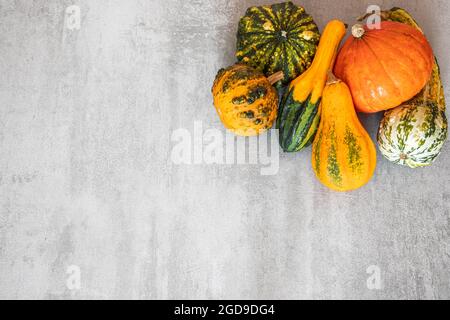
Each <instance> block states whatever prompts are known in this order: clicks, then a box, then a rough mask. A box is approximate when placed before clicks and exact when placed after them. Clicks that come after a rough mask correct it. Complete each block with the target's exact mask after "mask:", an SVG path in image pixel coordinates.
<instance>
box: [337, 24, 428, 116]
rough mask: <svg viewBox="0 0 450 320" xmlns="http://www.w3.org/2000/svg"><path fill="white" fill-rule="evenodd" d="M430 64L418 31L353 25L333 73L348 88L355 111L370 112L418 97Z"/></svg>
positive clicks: (382, 25) (388, 25)
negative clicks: (371, 28) (350, 34)
mask: <svg viewBox="0 0 450 320" xmlns="http://www.w3.org/2000/svg"><path fill="white" fill-rule="evenodd" d="M433 64H434V55H433V50H432V48H431V46H430V44H429V43H428V41H427V39H426V38H425V36H424V35H423V34H422V33H421V32H420V31H418V30H416V29H415V28H413V27H411V26H409V25H406V24H403V23H398V22H392V21H383V22H381V28H380V29H373V30H370V29H368V27H367V26H362V25H359V24H358V25H355V26H353V28H352V36H351V37H349V39H348V40H347V42H346V43H345V44H344V46H343V47H342V49H341V50H340V52H339V54H338V56H337V59H336V65H335V68H334V72H335V74H336V76H337V77H338V78H340V79H342V80H343V81H345V82H346V83H347V84H348V86H349V87H350V90H351V93H352V96H353V101H354V103H355V107H356V109H357V110H358V111H360V112H366V113H373V112H378V111H383V110H388V109H392V108H395V107H397V106H399V105H401V104H402V103H403V102H405V101H408V100H410V99H411V98H413V97H414V96H415V95H416V94H418V93H419V92H420V91H421V90H422V88H423V87H424V86H425V85H426V83H427V82H428V80H429V79H430V77H431V71H432V69H433Z"/></svg>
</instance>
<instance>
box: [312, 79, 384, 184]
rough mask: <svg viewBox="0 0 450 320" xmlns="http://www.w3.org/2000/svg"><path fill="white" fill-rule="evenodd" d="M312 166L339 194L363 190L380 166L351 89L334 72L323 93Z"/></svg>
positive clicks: (318, 175) (321, 178)
mask: <svg viewBox="0 0 450 320" xmlns="http://www.w3.org/2000/svg"><path fill="white" fill-rule="evenodd" d="M312 165H313V170H314V172H315V174H316V176H317V178H318V179H319V180H320V182H322V183H323V184H324V185H325V186H327V187H329V188H331V189H333V190H336V191H351V190H355V189H358V188H360V187H362V186H363V185H365V184H366V183H368V182H369V181H370V179H371V178H372V176H373V174H374V171H375V167H376V150H375V146H374V144H373V142H372V140H371V138H370V136H369V134H368V133H367V131H366V130H365V129H364V127H363V126H362V124H361V122H360V121H359V119H358V116H357V115H356V111H355V107H354V105H353V101H352V96H351V94H350V90H349V88H348V86H347V85H346V84H345V83H344V82H342V81H341V80H339V79H337V78H336V77H335V76H334V75H333V74H332V73H331V72H329V75H328V82H327V84H326V86H325V89H324V91H323V96H322V105H321V121H320V125H319V129H318V131H317V134H316V137H315V139H314V142H313V149H312Z"/></svg>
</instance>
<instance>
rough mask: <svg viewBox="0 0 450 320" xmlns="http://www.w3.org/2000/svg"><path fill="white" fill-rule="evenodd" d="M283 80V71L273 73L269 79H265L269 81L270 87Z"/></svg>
mask: <svg viewBox="0 0 450 320" xmlns="http://www.w3.org/2000/svg"><path fill="white" fill-rule="evenodd" d="M283 79H284V72H283V71H278V72H275V73H274V74H273V75H271V76H270V77H267V80H269V82H270V84H271V85H274V84H275V83H276V82H278V81H280V80H283Z"/></svg>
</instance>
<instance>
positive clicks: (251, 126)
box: [212, 64, 278, 136]
mask: <svg viewBox="0 0 450 320" xmlns="http://www.w3.org/2000/svg"><path fill="white" fill-rule="evenodd" d="M212 93H213V96H214V106H215V107H216V110H217V113H218V115H219V117H220V120H221V121H222V123H223V124H224V125H225V127H226V128H227V129H229V130H231V131H232V132H234V133H235V134H237V135H241V136H254V135H258V134H261V133H262V132H264V131H266V130H267V129H270V128H271V127H272V125H273V122H274V121H275V118H276V116H277V105H278V95H277V91H276V90H275V88H274V87H273V86H272V85H271V84H270V82H269V80H268V79H267V78H266V77H265V76H264V74H262V73H261V72H259V71H257V70H255V69H253V68H251V67H249V66H246V65H243V64H236V65H234V66H231V67H229V68H227V69H221V70H220V71H219V73H218V74H217V76H216V79H215V81H214V85H213V88H212Z"/></svg>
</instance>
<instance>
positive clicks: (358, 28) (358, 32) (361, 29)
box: [352, 23, 366, 39]
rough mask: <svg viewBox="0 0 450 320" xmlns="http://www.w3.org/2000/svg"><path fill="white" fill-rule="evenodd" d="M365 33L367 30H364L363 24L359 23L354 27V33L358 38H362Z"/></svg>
mask: <svg viewBox="0 0 450 320" xmlns="http://www.w3.org/2000/svg"><path fill="white" fill-rule="evenodd" d="M365 33H366V30H364V26H363V25H362V24H359V23H358V24H355V25H354V26H353V27H352V35H353V36H354V37H355V38H357V39H361V38H362V36H363V35H364V34H365Z"/></svg>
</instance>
